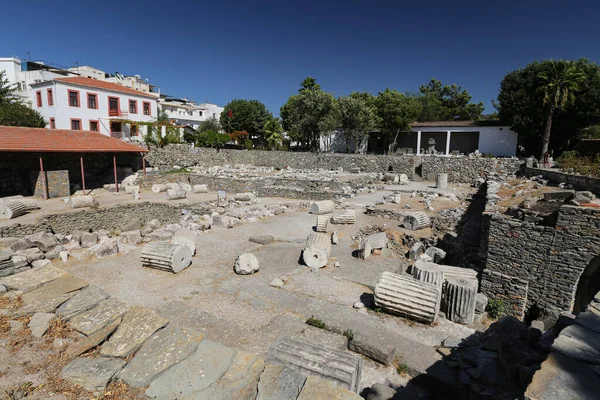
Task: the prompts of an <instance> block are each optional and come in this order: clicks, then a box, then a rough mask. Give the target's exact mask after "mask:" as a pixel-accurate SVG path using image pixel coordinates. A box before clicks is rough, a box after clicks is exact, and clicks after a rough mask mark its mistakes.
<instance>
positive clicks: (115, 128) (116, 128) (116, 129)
mask: <svg viewBox="0 0 600 400" xmlns="http://www.w3.org/2000/svg"><path fill="white" fill-rule="evenodd" d="M121 132H123V130H122V127H121V123H120V122H111V123H110V133H121Z"/></svg>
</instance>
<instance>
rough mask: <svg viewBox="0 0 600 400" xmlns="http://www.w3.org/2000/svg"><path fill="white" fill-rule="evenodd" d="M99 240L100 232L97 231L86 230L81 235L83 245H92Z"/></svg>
mask: <svg viewBox="0 0 600 400" xmlns="http://www.w3.org/2000/svg"><path fill="white" fill-rule="evenodd" d="M97 242H98V234H97V233H95V232H84V233H83V234H82V235H81V247H83V248H88V247H92V246H93V245H95V244H96V243H97Z"/></svg>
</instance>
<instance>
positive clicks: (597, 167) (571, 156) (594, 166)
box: [558, 151, 600, 178]
mask: <svg viewBox="0 0 600 400" xmlns="http://www.w3.org/2000/svg"><path fill="white" fill-rule="evenodd" d="M558 164H559V165H560V169H562V170H563V171H564V172H567V173H576V174H580V175H586V176H593V177H596V178H600V154H596V156H595V157H585V156H581V155H579V154H578V153H577V152H576V151H565V152H564V153H563V154H562V155H561V156H560V157H559V158H558Z"/></svg>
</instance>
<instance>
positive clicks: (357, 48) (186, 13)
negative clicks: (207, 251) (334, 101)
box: [0, 0, 600, 115]
mask: <svg viewBox="0 0 600 400" xmlns="http://www.w3.org/2000/svg"><path fill="white" fill-rule="evenodd" d="M5 3H6V4H2V23H1V24H0V38H1V39H0V56H10V55H17V56H19V57H21V58H22V59H26V58H27V55H26V52H30V54H31V59H32V60H40V59H41V60H48V61H52V62H55V63H57V64H61V65H65V66H72V65H73V64H74V62H76V61H77V62H78V63H79V64H80V65H92V66H95V67H97V68H100V69H103V70H105V71H107V72H114V71H119V72H121V73H124V74H132V75H133V74H140V75H142V77H144V78H149V80H150V82H152V83H154V84H157V85H159V86H160V87H161V90H162V92H163V93H167V94H170V95H173V96H181V97H183V96H186V97H188V98H190V99H193V100H196V101H198V102H203V101H206V100H208V101H210V102H213V103H217V104H219V105H225V103H227V102H228V101H229V100H231V99H233V98H246V99H257V100H260V101H262V102H263V103H265V104H266V105H267V107H268V108H269V109H270V110H271V111H272V112H273V113H274V114H275V115H278V114H279V108H280V107H281V105H282V104H283V103H285V101H286V100H287V98H288V97H289V96H290V95H292V94H294V93H296V91H297V89H298V86H299V83H300V82H301V81H302V79H304V78H305V77H306V76H309V75H310V76H313V77H315V78H316V79H317V81H318V82H319V83H320V84H321V86H322V88H323V89H324V90H327V91H331V92H334V93H335V94H336V95H346V94H348V93H350V92H351V91H353V90H356V91H371V92H373V93H374V94H376V93H377V92H378V91H380V90H383V89H385V88H386V87H389V88H395V89H398V90H400V91H413V92H416V91H418V87H419V85H421V84H423V83H426V82H428V81H429V79H430V78H437V79H440V80H442V81H443V82H444V83H457V84H459V85H461V86H463V87H464V88H466V89H468V90H469V92H470V93H471V94H473V99H474V100H475V101H483V102H484V104H485V106H486V112H492V111H493V107H492V105H491V99H495V98H496V97H497V94H498V89H499V84H500V81H501V79H502V77H503V76H504V75H505V74H506V73H507V72H508V71H510V70H513V69H516V68H518V67H521V66H525V65H526V64H528V63H529V62H531V61H533V60H535V59H544V58H567V59H577V58H580V57H587V58H589V59H590V60H592V61H595V62H600V45H599V43H600V42H599V40H600V24H599V23H598V18H599V17H600V4H599V3H598V0H578V1H555V0H521V1H517V0H507V1H489V0H488V1H437V0H433V1H419V2H417V1H411V2H406V1H398V0H396V1H378V0H371V1H365V0H361V1H355V0H337V1H336V0H304V1H296V0H229V1H228V0H220V1H219V0H216V1H215V0H213V1H200V0H197V1H191V0H190V1H167V0H164V1H160V2H158V1H152V0H146V1H138V0H135V1H134V0H122V1H114V0H104V1H94V2H91V1H73V2H71V1H69V2H67V1H61V0H56V1H45V0H44V1H40V0H32V1H11V2H5Z"/></svg>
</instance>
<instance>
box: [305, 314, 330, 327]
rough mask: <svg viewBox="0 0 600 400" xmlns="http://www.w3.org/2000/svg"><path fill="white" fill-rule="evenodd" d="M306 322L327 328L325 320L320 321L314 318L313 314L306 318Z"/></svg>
mask: <svg viewBox="0 0 600 400" xmlns="http://www.w3.org/2000/svg"><path fill="white" fill-rule="evenodd" d="M306 324H307V325H311V326H314V327H316V328H319V329H327V325H325V322H323V321H321V320H320V319H318V318H315V317H314V315H313V316H311V317H310V318H309V319H307V320H306Z"/></svg>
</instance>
